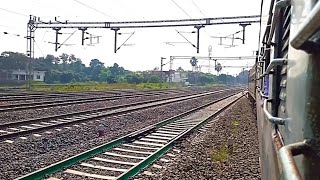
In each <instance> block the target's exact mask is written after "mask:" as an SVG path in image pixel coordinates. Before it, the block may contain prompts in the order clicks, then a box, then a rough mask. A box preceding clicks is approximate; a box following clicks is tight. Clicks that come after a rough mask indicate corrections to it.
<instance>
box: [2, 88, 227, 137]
mask: <svg viewBox="0 0 320 180" xmlns="http://www.w3.org/2000/svg"><path fill="white" fill-rule="evenodd" d="M217 93H219V92H214V93H204V94H198V95H192V96H189V97H188V96H187V97H182V98H180V99H178V98H174V99H169V100H165V101H160V102H159V101H156V102H154V103H151V104H145V103H143V102H140V103H138V104H139V105H140V106H139V105H137V106H134V107H130V106H131V105H125V107H124V109H116V110H114V111H111V112H101V113H99V114H94V115H88V116H89V117H88V116H87V117H85V118H83V117H80V118H76V117H73V118H72V120H70V121H66V122H65V121H64V122H59V123H56V124H51V125H47V126H43V127H35V128H33V129H27V130H22V131H17V132H11V133H7V134H2V135H0V139H9V138H15V137H18V136H22V135H26V134H31V133H35V132H39V131H45V130H49V129H53V128H57V127H62V126H67V125H70V124H74V123H80V122H83V121H88V120H92V119H96V118H101V117H107V116H114V115H118V114H123V113H129V112H132V111H136V110H141V109H146V108H152V107H156V106H159V105H164V104H169V103H175V102H180V101H185V100H189V99H193V98H199V97H203V96H208V95H212V94H217ZM221 93H222V92H221ZM41 121H42V120H41ZM23 122H24V121H23ZM31 122H34V121H31ZM9 124H13V123H9ZM14 124H15V125H21V123H18V122H16V123H14ZM11 126H12V125H9V126H8V125H7V124H6V125H5V127H11ZM0 127H1V125H0Z"/></svg>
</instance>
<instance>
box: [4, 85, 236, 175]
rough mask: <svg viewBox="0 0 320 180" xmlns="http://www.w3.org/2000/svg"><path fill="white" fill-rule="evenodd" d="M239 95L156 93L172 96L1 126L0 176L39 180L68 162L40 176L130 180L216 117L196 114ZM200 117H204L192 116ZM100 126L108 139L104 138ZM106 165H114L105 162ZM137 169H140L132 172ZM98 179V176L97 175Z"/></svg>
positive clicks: (218, 91)
mask: <svg viewBox="0 0 320 180" xmlns="http://www.w3.org/2000/svg"><path fill="white" fill-rule="evenodd" d="M240 91H242V89H241V88H232V89H231V88H217V89H215V90H214V91H212V90H211V91H204V90H202V91H198V92H197V91H196V92H193V91H189V90H188V91H171V92H170V91H168V92H166V93H161V92H155V93H158V94H160V95H158V96H161V97H165V94H167V95H168V96H167V97H165V98H159V99H148V100H146V101H140V102H139V101H137V102H133V103H127V104H120V105H116V106H109V107H105V108H100V109H96V110H87V111H81V112H70V113H66V114H58V115H53V116H46V117H39V118H33V119H23V120H19V121H15V122H6V123H2V124H0V132H1V133H0V141H1V143H0V148H1V149H3V151H2V152H1V153H3V155H1V154H0V161H2V162H3V164H1V165H0V172H1V174H0V177H1V178H2V177H4V179H14V178H18V177H23V178H21V179H34V177H40V176H39V174H38V172H39V171H41V169H42V168H44V167H46V166H49V167H52V166H54V165H59V167H65V166H66V165H62V166H60V165H61V163H62V164H63V163H64V162H65V161H67V162H68V166H71V165H72V166H71V167H70V168H69V169H64V168H62V169H59V170H60V171H59V172H58V171H57V169H55V171H52V169H49V171H47V170H45V171H44V172H45V173H44V174H43V172H40V174H41V176H42V177H46V178H48V177H49V176H44V175H45V174H53V175H52V177H56V178H63V179H79V178H80V179H86V178H87V179H106V178H107V179H117V178H120V179H123V178H124V179H126V177H129V176H132V175H133V174H135V173H136V171H137V169H140V170H141V165H139V164H140V163H142V164H144V165H146V162H149V161H150V159H149V156H152V157H156V158H158V157H159V156H161V153H159V152H158V151H161V152H166V150H161V149H162V148H163V147H166V148H170V147H171V146H172V144H173V143H174V142H175V141H176V140H177V139H179V138H180V137H182V136H184V135H185V134H187V133H188V132H190V131H192V130H193V129H194V128H198V127H199V126H200V125H202V124H203V123H205V122H206V121H207V120H209V119H210V117H211V115H212V113H211V115H210V116H209V113H203V112H202V114H205V115H204V116H200V115H199V114H197V115H195V114H194V113H197V112H198V113H199V112H201V109H203V110H204V109H206V108H210V106H212V105H216V109H215V110H213V109H212V107H211V110H212V112H216V113H219V112H220V111H222V110H223V109H224V108H223V107H224V106H225V105H226V104H228V103H227V101H229V103H230V102H231V101H232V100H231V99H233V100H235V99H237V98H239V97H240V96H241V95H239V94H238V95H237V96H235V94H237V93H238V92H240ZM129 93H131V95H134V94H133V93H132V92H129ZM144 93H150V94H151V93H152V92H144ZM123 94H125V93H123ZM137 94H139V92H137ZM115 96H118V95H115ZM138 96H139V95H138ZM170 96H173V97H170ZM144 97H145V96H144ZM150 97H151V96H150ZM124 99H128V98H124ZM132 99H134V98H132ZM219 103H220V105H219V108H217V104H219ZM226 106H227V105H226ZM12 112H14V111H12ZM12 112H8V113H12ZM200 114H201V113H200ZM188 116H189V119H188ZM196 116H198V117H201V118H200V119H198V120H195V119H194V118H192V117H196ZM193 120H194V121H193ZM152 124H153V125H152ZM101 127H102V129H103V132H105V134H106V135H105V136H101V137H99V136H100V135H99V133H100V129H101ZM36 133H37V134H36ZM115 142H116V144H114V143H115ZM118 143H120V144H118ZM139 143H140V144H139ZM160 145H161V146H160ZM142 146H143V147H145V148H142V149H143V150H142V151H141V149H140V152H141V153H139V148H138V147H142ZM106 147H108V148H106ZM97 148H98V149H99V150H98V151H97ZM100 148H102V149H100ZM110 148H111V149H110ZM115 148H116V149H115ZM83 152H85V154H86V153H89V154H87V155H89V156H87V155H85V156H84V157H85V158H84V159H83V158H80V159H79V158H76V159H77V161H74V159H73V160H72V163H71V164H69V163H70V161H69V160H70V159H72V158H75V157H79V156H81V157H83V155H81V154H83ZM93 152H95V153H93ZM102 152H103V153H104V154H101V153H102ZM156 152H157V153H156ZM92 153H93V154H92ZM151 153H152V154H151ZM154 153H156V154H157V155H156V156H154V155H153V154H154ZM4 154H5V155H4ZM75 154H78V155H76V156H75ZM101 156H102V157H101ZM104 156H108V158H105V157H104ZM147 157H148V158H147ZM92 158H94V159H92ZM99 158H100V159H99ZM106 160H107V161H106ZM127 160H131V161H127ZM145 160H147V161H145ZM80 161H81V162H80ZM152 161H153V160H151V161H150V162H152ZM103 162H104V163H107V164H111V165H110V166H109V165H103V164H101V163H103ZM127 162H128V163H127ZM5 164H7V165H5ZM50 164H51V165H50ZM147 164H148V163H147ZM133 167H135V168H134V170H132V171H131V168H133ZM55 168H56V167H55ZM39 169H40V170H39ZM36 170H38V171H36ZM128 170H130V171H128ZM65 171H66V172H65ZM100 171H101V172H100ZM102 171H106V172H102ZM32 172H33V173H35V172H36V173H35V174H36V175H35V176H33V174H31V175H32V176H29V175H30V174H29V175H28V176H25V177H24V176H23V175H25V174H27V173H32ZM85 173H87V174H85ZM108 173H109V174H108ZM110 173H111V174H110ZM132 173H133V174H132ZM95 175H97V176H96V177H94V176H95ZM90 176H91V177H90ZM104 176H105V177H104ZM1 178H0V179H1Z"/></svg>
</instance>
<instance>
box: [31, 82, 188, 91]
mask: <svg viewBox="0 0 320 180" xmlns="http://www.w3.org/2000/svg"><path fill="white" fill-rule="evenodd" d="M182 87H183V86H182V85H180V84H173V83H170V84H169V83H141V84H129V83H116V84H104V83H94V82H92V83H76V84H44V83H36V84H33V85H32V90H33V91H47V92H80V91H101V90H113V89H135V90H144V89H152V90H158V89H169V88H170V89H177V88H182Z"/></svg>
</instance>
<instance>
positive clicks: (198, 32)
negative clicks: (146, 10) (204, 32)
mask: <svg viewBox="0 0 320 180" xmlns="http://www.w3.org/2000/svg"><path fill="white" fill-rule="evenodd" d="M203 27H204V26H203V25H201V26H200V25H196V26H194V28H196V29H197V53H199V48H200V29H201V28H203Z"/></svg>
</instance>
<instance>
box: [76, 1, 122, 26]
mask: <svg viewBox="0 0 320 180" xmlns="http://www.w3.org/2000/svg"><path fill="white" fill-rule="evenodd" d="M73 1H75V2H77V3H79V4H81V5H83V6H85V7H87V8H89V9H91V10H94V11H96V12H98V13H100V14H103V15H105V16H107V17H109V18H111V19H114V20H117V21H119V20H118V19H117V18H114V17H112V16H110V15H108V14H106V13H104V12H102V11H99V10H98V9H96V8H94V7H92V6H89V5H87V4H85V3H83V2H80V1H78V0H73Z"/></svg>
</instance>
